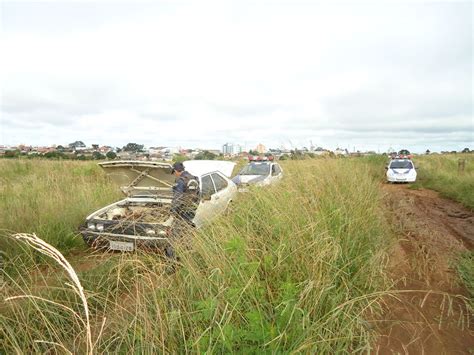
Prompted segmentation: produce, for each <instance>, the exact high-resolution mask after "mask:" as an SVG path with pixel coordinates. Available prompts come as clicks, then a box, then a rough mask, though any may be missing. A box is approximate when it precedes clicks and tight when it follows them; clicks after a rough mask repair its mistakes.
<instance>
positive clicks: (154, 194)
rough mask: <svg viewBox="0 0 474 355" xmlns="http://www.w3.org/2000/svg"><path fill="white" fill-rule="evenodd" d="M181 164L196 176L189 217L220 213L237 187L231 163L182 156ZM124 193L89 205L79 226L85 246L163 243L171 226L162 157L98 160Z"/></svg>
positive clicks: (203, 219) (199, 219)
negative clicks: (109, 201) (111, 200)
mask: <svg viewBox="0 0 474 355" xmlns="http://www.w3.org/2000/svg"><path fill="white" fill-rule="evenodd" d="M183 164H184V166H185V168H186V170H187V171H188V172H189V173H190V174H192V175H194V176H197V177H198V178H199V185H200V202H199V205H198V208H197V210H196V215H195V217H194V219H193V222H194V224H195V225H196V227H201V226H202V225H204V224H205V223H207V222H209V221H210V220H212V219H213V218H214V217H216V216H217V215H219V214H220V213H222V212H223V211H224V210H225V209H226V208H227V207H228V205H229V203H230V202H231V200H232V198H233V197H234V195H235V194H236V192H237V187H236V186H235V184H234V183H233V182H232V181H231V180H229V177H230V175H231V173H232V170H233V168H234V165H235V163H232V162H222V161H212V160H195V161H192V160H190V161H185V162H184V163H183ZM99 165H100V167H101V168H103V169H104V170H105V172H106V174H107V175H108V176H109V177H110V178H111V179H112V181H113V182H115V183H116V184H117V185H118V186H120V189H121V190H122V192H123V193H124V194H125V195H126V198H125V199H123V200H120V201H118V202H115V203H112V204H111V205H108V206H105V207H103V208H101V209H100V210H98V211H95V212H94V213H92V214H91V215H89V216H88V217H87V218H86V223H85V226H84V227H83V228H82V229H81V234H82V236H83V238H84V241H85V242H86V243H87V244H88V245H91V246H94V245H96V246H105V247H108V248H109V249H112V250H124V251H132V250H134V249H135V248H137V247H145V248H147V247H148V248H156V247H162V246H165V245H166V244H167V239H168V236H169V233H170V231H171V228H172V226H173V220H174V218H173V216H172V215H171V214H170V207H171V202H172V199H173V190H172V187H173V185H174V183H175V176H174V175H172V173H171V171H172V166H171V165H170V164H168V163H160V162H152V161H111V162H104V163H99Z"/></svg>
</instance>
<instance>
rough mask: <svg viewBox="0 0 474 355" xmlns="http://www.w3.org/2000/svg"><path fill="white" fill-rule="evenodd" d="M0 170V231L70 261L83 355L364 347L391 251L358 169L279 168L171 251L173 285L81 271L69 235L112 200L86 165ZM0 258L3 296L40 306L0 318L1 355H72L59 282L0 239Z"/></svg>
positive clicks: (73, 326) (95, 263)
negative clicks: (271, 182) (67, 354)
mask: <svg viewBox="0 0 474 355" xmlns="http://www.w3.org/2000/svg"><path fill="white" fill-rule="evenodd" d="M0 164H1V171H2V175H1V177H2V191H1V208H2V210H5V211H8V212H7V213H4V214H2V217H1V218H2V219H1V220H0V223H1V224H0V226H1V228H2V229H4V230H10V231H18V232H20V231H22V232H35V233H36V234H37V235H38V236H39V237H41V238H43V239H44V240H45V241H47V242H48V243H51V244H52V245H54V246H55V247H57V248H58V249H59V250H61V251H62V252H63V253H65V255H70V258H71V259H74V260H75V262H76V264H77V265H78V267H77V272H78V275H79V279H80V280H81V282H82V284H83V286H84V288H85V290H86V294H87V296H88V303H89V308H90V313H91V327H90V328H91V332H92V339H93V342H94V343H95V344H94V349H95V352H98V353H156V352H173V353H176V352H177V353H184V352H212V353H228V352H239V353H246V354H249V353H250V354H251V353H262V352H264V353H273V352H277V353H286V352H292V351H296V352H309V353H347V352H361V351H368V350H369V349H370V346H371V344H372V343H373V340H374V337H375V335H376V334H375V333H374V331H373V328H374V325H373V324H372V323H371V320H374V319H377V315H378V314H379V312H380V304H379V302H380V300H381V297H382V295H383V294H384V293H385V292H386V290H387V289H388V285H387V282H386V281H385V276H384V273H383V269H384V265H385V260H386V251H387V248H388V247H389V245H390V244H391V238H390V236H389V234H388V231H387V230H386V226H385V222H384V219H383V217H382V212H381V208H380V205H381V201H380V199H381V196H380V193H379V181H378V180H377V179H374V178H373V176H372V174H371V172H370V171H369V169H367V167H366V165H365V164H361V163H360V161H356V160H349V159H319V160H310V161H304V162H301V161H288V162H285V164H284V170H285V174H286V176H285V178H284V180H283V181H282V182H281V183H280V184H278V185H277V186H274V187H271V188H269V189H260V190H258V189H255V190H254V191H252V193H249V194H245V195H243V196H240V197H239V198H238V199H237V200H236V201H235V203H234V205H233V207H232V211H231V212H230V213H227V214H226V215H224V216H222V217H220V218H218V219H217V220H216V221H215V223H213V224H212V225H210V226H208V227H206V228H204V229H202V230H200V231H198V232H197V233H196V235H195V236H194V237H193V240H192V243H191V248H182V249H180V250H178V251H179V255H180V257H181V263H182V266H180V267H179V269H178V270H177V272H176V273H175V274H173V275H166V274H164V268H165V266H166V260H164V259H163V258H162V256H161V255H158V254H144V253H133V254H123V255H121V254H110V255H108V256H107V255H106V256H104V255H102V256H100V257H97V256H96V257H94V258H92V259H88V257H87V255H88V254H89V251H85V247H84V246H83V245H82V240H81V239H80V238H79V237H78V236H77V232H76V231H77V228H78V227H79V225H80V224H81V223H82V221H83V220H84V218H85V216H86V215H87V214H88V213H90V212H91V211H93V210H95V209H97V208H98V207H101V206H102V205H105V204H106V203H109V202H112V201H114V200H116V199H118V198H120V193H118V192H117V191H116V190H115V187H113V186H112V185H111V184H109V183H108V182H107V180H106V179H105V178H104V176H103V174H102V172H101V171H100V169H99V168H97V167H96V166H95V165H94V163H80V162H46V161H34V162H30V161H0ZM5 245H7V247H6V250H7V257H6V260H5V266H6V270H8V273H7V274H6V275H4V280H5V279H6V281H5V282H6V285H7V286H6V287H5V288H4V289H5V292H4V293H5V295H6V296H13V295H21V294H33V295H36V296H37V297H42V299H40V298H35V299H29V300H27V299H17V300H10V301H8V302H6V303H5V305H4V306H2V307H0V314H1V316H0V317H1V318H0V329H1V330H0V334H1V336H0V339H2V341H1V342H2V344H3V345H2V346H3V347H4V349H5V351H6V353H15V352H20V353H21V352H25V351H26V352H41V353H43V352H47V351H48V349H50V351H51V349H54V350H53V352H54V351H57V352H63V350H62V349H68V350H69V351H72V352H73V353H82V352H84V351H85V349H86V341H85V339H86V336H85V335H86V332H85V327H84V324H83V323H82V322H81V319H83V317H84V312H83V311H82V309H81V307H80V305H81V303H80V299H79V297H78V296H77V294H75V293H74V292H73V291H71V289H70V288H69V287H68V286H67V285H66V282H68V280H67V277H66V274H65V272H64V271H62V269H61V268H60V267H58V266H49V267H45V266H42V265H44V263H46V260H45V259H46V257H43V258H37V257H36V255H38V253H37V252H31V251H30V252H29V253H30V254H28V253H26V252H25V253H22V252H20V251H19V250H20V249H21V250H23V249H24V248H25V247H21V248H20V246H19V245H18V243H17V242H13V241H12V240H11V239H9V238H6V236H5V233H3V236H2V248H3V246H5ZM25 255H26V256H29V257H25ZM31 255H34V256H35V257H34V258H36V261H35V260H34V259H33V258H32V257H30V256H31ZM78 255H79V260H78ZM20 256H21V257H20ZM49 265H51V263H49ZM51 302H56V303H57V304H55V303H51ZM59 304H60V305H59ZM38 341H43V342H38Z"/></svg>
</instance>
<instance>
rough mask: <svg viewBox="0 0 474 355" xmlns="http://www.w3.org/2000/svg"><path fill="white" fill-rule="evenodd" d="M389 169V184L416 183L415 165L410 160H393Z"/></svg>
mask: <svg viewBox="0 0 474 355" xmlns="http://www.w3.org/2000/svg"><path fill="white" fill-rule="evenodd" d="M386 169H387V182H415V181H416V170H415V165H414V164H413V162H412V161H411V160H410V159H393V160H391V161H390V163H389V164H388V166H387V167H386Z"/></svg>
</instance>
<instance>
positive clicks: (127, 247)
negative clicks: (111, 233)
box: [109, 240, 133, 251]
mask: <svg viewBox="0 0 474 355" xmlns="http://www.w3.org/2000/svg"><path fill="white" fill-rule="evenodd" d="M109 249H110V250H120V251H133V243H131V242H117V241H115V240H111V241H110V244H109Z"/></svg>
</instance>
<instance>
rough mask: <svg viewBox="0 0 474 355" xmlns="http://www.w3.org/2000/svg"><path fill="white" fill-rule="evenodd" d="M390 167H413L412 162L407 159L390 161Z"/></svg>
mask: <svg viewBox="0 0 474 355" xmlns="http://www.w3.org/2000/svg"><path fill="white" fill-rule="evenodd" d="M390 169H413V164H412V163H411V161H409V160H398V161H392V163H391V164H390Z"/></svg>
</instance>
